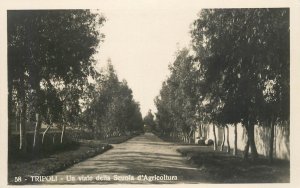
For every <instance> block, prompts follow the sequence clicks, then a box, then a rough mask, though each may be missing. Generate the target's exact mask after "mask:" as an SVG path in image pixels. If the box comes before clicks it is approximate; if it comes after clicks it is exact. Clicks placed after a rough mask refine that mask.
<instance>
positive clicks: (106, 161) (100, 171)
mask: <svg viewBox="0 0 300 188" xmlns="http://www.w3.org/2000/svg"><path fill="white" fill-rule="evenodd" d="M176 148H177V146H176V145H175V144H173V143H168V142H164V141H162V140H161V139H159V138H158V137H156V136H155V135H153V134H151V133H146V134H145V135H141V136H138V137H135V138H133V139H130V140H129V141H127V142H124V143H122V144H115V145H113V149H111V150H109V151H107V152H105V153H103V154H101V155H98V156H96V157H93V158H90V159H87V160H86V161H83V162H81V163H78V164H76V165H74V166H73V167H71V168H68V169H67V170H65V171H62V172H59V173H57V174H55V175H54V176H56V177H55V178H57V181H55V183H59V184H61V183H63V184H65V183H71V184H78V183H82V184H86V183H95V184H110V183H143V184H144V183H146V184H149V183H150V184H154V183H155V184H156V183H200V182H201V183H204V182H205V180H203V179H201V172H200V171H199V170H198V169H197V168H195V167H193V166H191V165H189V164H187V162H186V160H185V159H184V158H183V157H182V156H181V155H180V154H179V153H178V152H176Z"/></svg>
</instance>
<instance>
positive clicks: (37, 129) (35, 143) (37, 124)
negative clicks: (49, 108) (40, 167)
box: [32, 113, 42, 152]
mask: <svg viewBox="0 0 300 188" xmlns="http://www.w3.org/2000/svg"><path fill="white" fill-rule="evenodd" d="M35 119H36V122H35V128H34V136H33V144H32V149H33V151H34V152H36V151H38V150H39V145H40V129H41V125H42V119H41V116H40V114H39V113H36V114H35Z"/></svg>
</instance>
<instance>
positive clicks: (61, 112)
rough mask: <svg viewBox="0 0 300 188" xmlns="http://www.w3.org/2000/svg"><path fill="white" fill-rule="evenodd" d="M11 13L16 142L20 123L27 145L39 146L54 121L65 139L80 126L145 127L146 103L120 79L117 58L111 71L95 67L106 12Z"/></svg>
mask: <svg viewBox="0 0 300 188" xmlns="http://www.w3.org/2000/svg"><path fill="white" fill-rule="evenodd" d="M7 19H8V20H7V23H8V31H7V32H8V112H9V114H8V117H9V118H8V119H9V144H10V142H11V137H12V135H13V130H16V131H18V132H15V134H18V135H19V144H18V145H19V146H18V147H19V151H21V152H24V153H26V152H27V151H29V150H28V148H31V149H30V150H33V151H38V150H39V148H40V146H41V143H42V142H43V140H44V136H45V134H46V133H47V132H48V131H49V129H50V128H51V127H54V126H55V127H56V129H57V128H58V130H60V131H61V137H60V143H63V141H64V135H65V132H67V131H73V130H76V131H85V132H88V133H89V134H92V135H93V138H96V139H103V138H108V137H112V136H120V135H125V134H126V135H128V134H131V133H133V132H136V131H142V128H143V121H142V116H141V113H140V108H139V104H138V103H137V102H135V101H134V100H133V97H132V91H131V89H130V88H129V87H128V86H127V83H126V81H122V82H121V81H119V80H118V77H117V75H116V73H115V71H114V69H113V66H112V65H111V64H109V65H108V68H107V70H105V71H103V72H100V71H97V70H96V69H95V68H94V67H95V66H94V65H95V60H94V59H93V55H94V54H95V53H96V52H97V49H98V47H99V44H100V43H101V41H102V40H103V39H104V35H103V34H102V33H100V29H101V27H102V25H103V23H104V22H105V18H104V17H103V16H101V15H99V14H96V13H92V12H90V11H89V10H25V11H24V10H22V11H21V10H16V11H12V10H11V11H8V12H7ZM42 125H46V129H43V131H44V132H43V134H42V135H41V131H42V129H41V127H43V126H42ZM32 127H33V129H32ZM29 130H30V131H33V136H32V138H31V139H32V143H33V144H32V145H31V146H29V145H28V144H27V139H26V134H27V132H28V131H29Z"/></svg>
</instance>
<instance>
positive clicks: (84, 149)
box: [8, 136, 134, 184]
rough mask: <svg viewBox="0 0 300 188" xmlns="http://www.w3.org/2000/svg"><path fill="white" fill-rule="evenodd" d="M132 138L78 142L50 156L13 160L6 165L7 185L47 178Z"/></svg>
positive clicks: (121, 137) (122, 137)
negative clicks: (30, 179)
mask: <svg viewBox="0 0 300 188" xmlns="http://www.w3.org/2000/svg"><path fill="white" fill-rule="evenodd" d="M133 137H134V136H120V137H112V138H109V139H106V140H80V141H79V142H77V143H74V146H72V147H71V146H70V147H68V149H65V150H60V151H58V152H55V153H53V154H51V155H44V156H39V157H38V158H32V159H31V160H30V159H26V160H21V159H19V158H15V160H11V161H9V163H8V183H9V184H22V183H16V182H15V178H16V177H22V179H24V178H27V177H29V176H47V175H52V174H54V173H56V172H59V171H62V170H64V169H66V168H68V167H70V166H72V165H73V164H76V163H78V162H81V161H83V160H85V159H87V158H90V157H94V156H96V155H98V154H101V153H103V152H105V151H107V150H109V149H111V148H112V146H111V145H110V144H119V143H122V142H125V141H127V140H128V139H131V138H133Z"/></svg>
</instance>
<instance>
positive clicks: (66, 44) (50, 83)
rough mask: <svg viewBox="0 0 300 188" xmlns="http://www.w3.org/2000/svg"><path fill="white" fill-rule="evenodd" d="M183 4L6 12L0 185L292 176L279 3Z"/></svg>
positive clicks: (286, 54)
mask: <svg viewBox="0 0 300 188" xmlns="http://www.w3.org/2000/svg"><path fill="white" fill-rule="evenodd" d="M133 4H134V3H133ZM186 4H188V3H183V2H182V6H180V5H181V4H180V3H177V4H176V7H175V6H169V8H167V7H168V6H166V5H164V6H159V4H155V3H153V4H151V3H150V1H147V3H145V6H137V5H135V6H129V5H123V6H119V5H116V4H113V3H112V4H110V5H106V6H103V7H101V4H100V3H99V4H97V5H96V6H95V8H86V7H85V6H83V7H82V8H73V7H70V8H53V7H51V8H47V7H46V8H38V9H37V8H15V9H14V8H7V10H5V14H6V24H7V29H6V30H5V32H6V33H5V34H6V36H7V40H6V46H5V48H6V50H7V53H6V57H7V61H6V67H7V68H6V69H7V74H6V91H7V93H6V96H7V98H6V99H7V100H6V101H5V105H6V104H7V111H6V112H7V113H6V114H3V115H5V116H6V117H7V125H6V126H7V129H6V130H7V132H5V136H6V135H7V137H6V140H7V142H6V143H7V146H4V147H7V150H6V152H5V153H4V155H6V156H7V169H2V170H3V171H4V170H6V171H7V177H6V179H7V182H6V185H57V186H58V185H81V184H84V185H86V184H96V185H108V184H142V185H144V184H150V185H151V184H153V185H157V184H207V183H209V184H257V183H258V184H260V183H271V184H276V183H290V182H291V177H290V176H291V175H290V174H291V168H290V167H291V164H290V158H291V157H290V153H291V152H293V151H291V150H292V147H290V135H291V132H292V131H291V126H290V124H291V123H290V122H291V110H290V106H291V105H290V104H291V102H290V101H291V99H290V96H291V94H290V91H291V89H290V86H291V81H290V70H291V66H290V59H291V57H290V56H291V50H290V49H291V48H290V41H291V36H290V29H291V8H290V7H289V6H286V7H276V6H275V7H273V6H270V7H216V8H211V7H205V6H201V4H199V6H196V4H195V3H194V4H193V5H191V4H189V5H188V6H187V5H186ZM171 5H175V4H171ZM3 105H4V104H3ZM293 144H297V143H293ZM293 159H294V158H293Z"/></svg>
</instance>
